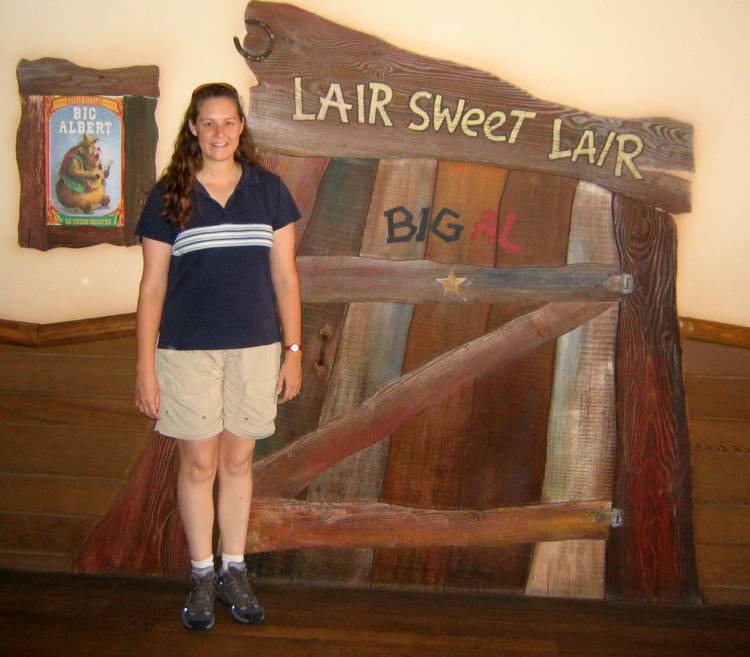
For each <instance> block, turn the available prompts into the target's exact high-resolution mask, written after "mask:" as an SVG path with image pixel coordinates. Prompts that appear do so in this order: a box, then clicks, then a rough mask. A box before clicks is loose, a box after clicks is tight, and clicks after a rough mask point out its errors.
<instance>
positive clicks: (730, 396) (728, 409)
mask: <svg viewBox="0 0 750 657" xmlns="http://www.w3.org/2000/svg"><path fill="white" fill-rule="evenodd" d="M685 393H686V395H687V408H688V414H689V415H690V417H691V418H726V419H733V420H750V377H746V376H745V377H736V376H686V377H685Z"/></svg>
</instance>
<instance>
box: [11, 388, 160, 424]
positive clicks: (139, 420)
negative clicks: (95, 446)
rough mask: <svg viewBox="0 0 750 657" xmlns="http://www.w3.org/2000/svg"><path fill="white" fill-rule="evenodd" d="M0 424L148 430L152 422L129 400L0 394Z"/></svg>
mask: <svg viewBox="0 0 750 657" xmlns="http://www.w3.org/2000/svg"><path fill="white" fill-rule="evenodd" d="M0 424H5V425H17V424H20V425H24V426H34V425H42V426H59V427H92V428H97V429H120V430H123V429H124V430H130V431H142V430H149V429H151V428H152V427H153V420H149V419H148V418H147V417H145V416H143V415H141V414H140V413H139V412H138V411H137V409H136V408H135V404H134V403H133V399H132V396H130V395H129V396H128V397H111V398H108V397H101V396H96V397H91V396H84V395H81V396H78V395H62V394H54V395H42V394H39V395H36V396H35V397H29V396H28V395H26V394H23V393H6V394H0Z"/></svg>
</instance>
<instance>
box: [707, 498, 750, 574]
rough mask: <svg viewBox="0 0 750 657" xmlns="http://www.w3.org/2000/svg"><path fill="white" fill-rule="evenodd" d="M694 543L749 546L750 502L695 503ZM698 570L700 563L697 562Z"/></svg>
mask: <svg viewBox="0 0 750 657" xmlns="http://www.w3.org/2000/svg"><path fill="white" fill-rule="evenodd" d="M694 509H695V513H694V514H693V519H694V521H695V544H696V545H699V544H701V543H705V544H714V545H746V546H750V503H748V504H715V503H706V502H697V501H696V503H695V507H694ZM698 568H699V572H700V563H699V564H698Z"/></svg>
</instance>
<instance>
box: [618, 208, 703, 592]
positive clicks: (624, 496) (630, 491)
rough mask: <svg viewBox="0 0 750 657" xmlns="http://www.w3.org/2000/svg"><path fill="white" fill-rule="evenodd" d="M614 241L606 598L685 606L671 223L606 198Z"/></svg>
mask: <svg viewBox="0 0 750 657" xmlns="http://www.w3.org/2000/svg"><path fill="white" fill-rule="evenodd" d="M613 208H614V221H615V236H616V239H617V246H618V249H619V252H620V261H621V264H622V270H623V272H624V273H630V274H632V275H633V279H634V290H635V291H634V293H633V294H632V295H629V296H628V297H626V298H625V299H623V301H622V302H621V303H620V318H619V332H618V338H617V364H616V368H615V371H616V376H617V382H616V385H617V426H618V436H617V452H616V460H615V484H614V499H613V506H615V507H619V508H621V509H622V510H623V512H624V526H623V527H622V528H621V529H618V530H617V531H613V532H612V533H611V535H610V538H609V542H608V544H607V571H606V586H607V596H608V597H609V598H620V599H628V600H648V601H654V602H670V603H678V602H680V603H695V602H697V601H698V581H697V574H696V566H695V553H694V546H693V522H692V500H691V495H692V481H691V478H692V477H691V467H690V444H689V441H688V435H687V417H686V413H685V398H684V389H683V384H682V372H681V362H680V360H681V357H680V346H679V335H678V326H677V314H676V310H675V260H676V241H675V226H674V222H673V220H672V218H671V217H670V216H669V215H667V214H665V213H664V212H662V211H660V210H657V209H654V208H648V207H645V206H643V205H640V204H639V203H637V202H635V201H632V200H630V199H626V198H624V197H622V196H619V195H616V196H615V198H614V206H613Z"/></svg>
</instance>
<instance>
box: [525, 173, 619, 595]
mask: <svg viewBox="0 0 750 657" xmlns="http://www.w3.org/2000/svg"><path fill="white" fill-rule="evenodd" d="M576 262H599V263H608V264H611V265H614V266H617V265H618V262H619V258H618V254H617V245H616V244H615V236H614V229H613V226H612V195H611V194H610V192H608V191H607V190H605V189H602V188H600V187H597V186H596V185H592V184H591V183H586V182H581V183H579V185H578V188H577V190H576V195H575V198H574V200H573V212H572V217H571V225H570V240H569V244H568V264H572V263H576ZM616 335H617V309H616V308H612V310H610V311H608V312H607V313H605V314H603V315H600V316H599V317H596V318H595V319H593V320H591V321H590V322H589V323H588V324H586V325H585V326H581V327H579V328H577V329H575V330H574V331H571V332H570V333H567V334H566V335H563V336H562V337H561V338H560V339H559V340H558V341H557V353H556V356H555V381H554V387H553V393H552V403H551V406H550V416H549V424H548V429H547V462H546V467H545V475H544V488H543V490H542V502H560V501H564V500H588V499H600V498H605V499H606V498H608V497H609V496H610V495H611V494H612V474H613V470H614V448H615V438H616V432H615V378H614V364H615V363H614V361H615V339H616ZM604 548H605V545H604V543H603V542H602V541H560V542H557V543H537V544H536V545H535V546H534V556H533V560H532V565H531V569H530V572H529V580H528V582H527V583H526V593H527V594H531V595H549V596H555V597H582V598H602V597H604Z"/></svg>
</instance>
